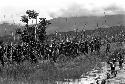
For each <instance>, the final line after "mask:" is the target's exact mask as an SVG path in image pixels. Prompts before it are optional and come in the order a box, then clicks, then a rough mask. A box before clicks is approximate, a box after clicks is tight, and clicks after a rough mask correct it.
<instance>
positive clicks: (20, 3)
mask: <svg viewBox="0 0 125 84" xmlns="http://www.w3.org/2000/svg"><path fill="white" fill-rule="evenodd" d="M28 9H31V10H32V9H34V10H36V11H37V12H38V13H39V15H40V17H46V18H47V19H51V18H56V17H71V16H89V15H104V11H105V12H106V14H118V13H122V14H124V9H125V0H0V21H9V22H13V21H14V22H15V23H19V22H20V21H19V20H20V19H21V18H20V16H22V15H24V14H25V11H26V10H28Z"/></svg>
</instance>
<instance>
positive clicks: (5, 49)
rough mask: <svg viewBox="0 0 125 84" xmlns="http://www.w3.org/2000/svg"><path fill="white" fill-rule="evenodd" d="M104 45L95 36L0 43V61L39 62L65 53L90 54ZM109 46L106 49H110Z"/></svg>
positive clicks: (73, 55) (68, 54) (74, 55)
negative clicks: (53, 40) (64, 39)
mask: <svg viewBox="0 0 125 84" xmlns="http://www.w3.org/2000/svg"><path fill="white" fill-rule="evenodd" d="M101 46H102V44H101V40H100V39H98V38H93V39H91V41H88V40H85V41H81V42H80V41H75V42H74V41H69V40H67V41H65V42H64V41H62V42H59V43H55V42H51V43H48V44H47V43H45V44H41V43H38V42H30V43H26V42H22V43H20V44H14V43H13V42H11V43H4V42H3V43H0V61H1V64H2V65H3V66H4V64H5V62H10V63H13V62H14V63H17V64H20V63H21V62H23V61H25V60H29V61H30V62H32V63H36V62H38V60H39V59H43V60H52V61H54V62H56V61H57V59H58V57H59V56H60V55H61V54H63V55H65V56H69V57H71V58H75V57H76V56H78V55H79V54H80V53H83V54H85V55H86V54H88V53H89V52H91V53H93V52H95V51H96V52H97V53H99V52H100V47H101ZM109 49H110V48H109V46H108V48H106V51H107V52H108V51H109Z"/></svg>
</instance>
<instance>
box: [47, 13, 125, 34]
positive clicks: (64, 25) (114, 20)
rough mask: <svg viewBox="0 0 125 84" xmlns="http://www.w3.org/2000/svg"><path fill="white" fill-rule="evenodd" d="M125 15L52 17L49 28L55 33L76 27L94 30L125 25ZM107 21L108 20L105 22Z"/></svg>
mask: <svg viewBox="0 0 125 84" xmlns="http://www.w3.org/2000/svg"><path fill="white" fill-rule="evenodd" d="M124 18H125V15H122V14H117V15H106V16H98V17H97V16H82V17H69V18H62V17H59V18H54V19H51V20H50V22H51V23H52V24H51V25H49V27H48V28H47V32H48V33H53V32H54V31H60V32H66V31H71V30H73V29H74V28H78V29H79V30H81V29H83V28H85V29H87V30H91V29H92V30H93V29H95V28H97V25H98V26H99V27H110V26H115V25H125V22H124ZM105 21H106V22H105Z"/></svg>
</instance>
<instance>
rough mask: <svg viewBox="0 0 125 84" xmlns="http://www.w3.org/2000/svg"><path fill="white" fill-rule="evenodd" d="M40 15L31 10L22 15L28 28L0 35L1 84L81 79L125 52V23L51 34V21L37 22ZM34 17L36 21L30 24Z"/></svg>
mask: <svg viewBox="0 0 125 84" xmlns="http://www.w3.org/2000/svg"><path fill="white" fill-rule="evenodd" d="M37 16H38V13H37V12H36V11H34V10H27V11H26V15H24V16H22V17H21V21H22V22H24V23H25V24H26V25H25V27H23V29H20V28H18V29H16V31H15V33H14V34H12V35H6V36H2V37H1V38H0V46H1V47H0V49H1V50H0V61H1V67H0V68H1V71H0V77H1V81H0V83H1V84H2V83H4V84H6V83H7V84H8V83H10V82H13V81H14V82H15V83H16V84H18V83H17V82H20V81H23V82H29V83H31V84H35V82H38V83H39V82H40V83H41V82H42V84H49V82H51V84H54V83H55V81H57V80H64V79H77V78H80V76H81V75H82V74H84V75H85V74H86V72H88V71H90V70H92V69H93V68H97V67H99V68H100V65H99V64H100V62H102V61H108V60H110V58H113V57H115V56H117V57H118V55H117V53H118V52H120V53H121V54H124V49H122V48H121V42H124V37H125V36H124V34H125V27H124V26H112V27H109V28H101V27H100V28H98V29H95V30H82V31H79V30H77V29H76V30H75V31H69V32H56V33H55V34H50V35H47V34H46V28H47V26H48V25H49V24H51V23H50V21H48V20H46V18H39V22H37V19H38V18H37ZM31 19H35V20H36V24H32V25H29V23H28V21H29V20H31ZM17 37H19V38H18V39H17ZM67 40H68V41H67ZM107 44H109V45H110V46H109V47H108V46H107ZM107 49H108V50H109V51H108V50H107ZM112 53H114V54H115V56H113V55H112ZM3 79H4V80H3ZM2 80H3V82H2ZM16 81H17V82H16ZM13 84H14V83H13Z"/></svg>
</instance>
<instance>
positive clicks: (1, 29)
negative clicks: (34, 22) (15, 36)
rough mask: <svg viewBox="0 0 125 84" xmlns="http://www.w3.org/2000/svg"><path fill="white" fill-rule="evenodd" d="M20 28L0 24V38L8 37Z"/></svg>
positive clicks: (8, 24) (15, 25)
mask: <svg viewBox="0 0 125 84" xmlns="http://www.w3.org/2000/svg"><path fill="white" fill-rule="evenodd" d="M17 28H20V26H19V25H17V24H10V23H1V24H0V36H5V35H10V34H11V33H12V32H14V33H15V29H17Z"/></svg>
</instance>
